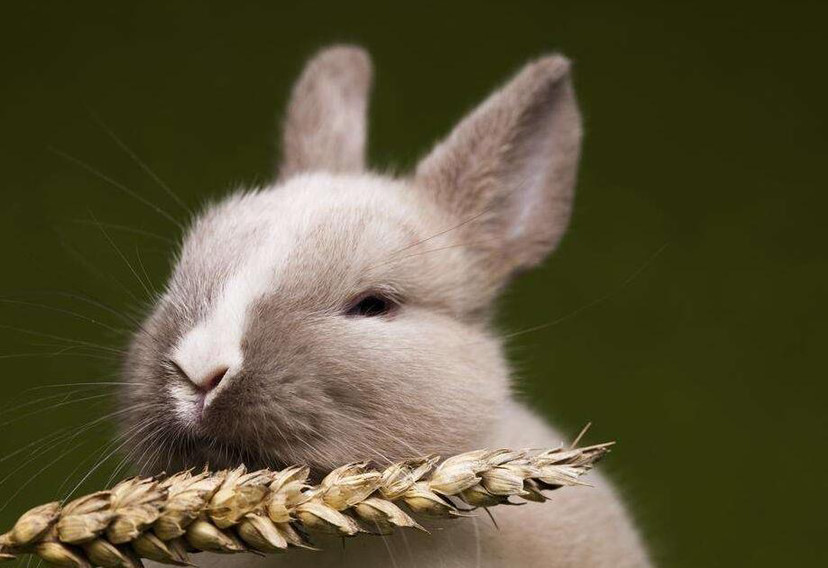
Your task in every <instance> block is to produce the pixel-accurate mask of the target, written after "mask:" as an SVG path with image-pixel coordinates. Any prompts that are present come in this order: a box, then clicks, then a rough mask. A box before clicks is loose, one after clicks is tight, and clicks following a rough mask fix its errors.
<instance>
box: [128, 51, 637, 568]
mask: <svg viewBox="0 0 828 568" xmlns="http://www.w3.org/2000/svg"><path fill="white" fill-rule="evenodd" d="M371 84H372V65H371V62H370V58H369V56H368V54H367V53H366V52H365V51H364V50H363V49H361V48H359V47H354V46H348V45H339V46H333V47H329V48H326V49H323V50H322V51H321V52H319V53H318V54H316V55H315V56H314V57H313V58H311V59H310V61H309V62H308V64H307V66H306V67H305V69H304V71H303V72H302V74H301V76H300V78H299V79H298V81H297V82H296V84H295V86H294V88H293V90H292V93H291V96H290V100H289V104H288V108H287V112H286V115H285V118H284V125H283V130H284V132H283V140H282V145H281V148H282V156H281V167H280V168H279V171H278V174H277V175H276V176H275V181H274V182H273V183H272V185H268V186H267V187H262V188H258V189H250V190H240V191H238V192H236V193H233V194H232V195H230V196H229V197H227V198H226V199H224V200H223V201H220V202H218V203H217V204H213V205H211V206H209V207H207V208H206V209H205V210H204V211H203V212H202V213H201V214H200V215H199V216H197V218H196V219H195V220H194V221H193V222H192V224H191V226H190V228H189V230H188V233H187V235H186V236H185V238H184V240H183V243H182V245H181V247H180V250H179V252H178V255H177V258H176V262H175V267H174V269H173V271H172V274H171V276H170V279H169V282H168V284H167V286H166V288H165V290H164V291H163V293H162V294H161V295H160V296H159V298H158V300H157V304H156V305H155V306H154V307H153V309H152V310H151V313H150V314H149V316H148V317H147V319H146V320H145V321H144V323H143V325H142V326H141V327H140V329H138V330H137V331H136V333H135V335H134V337H133V338H132V341H131V344H130V347H129V349H128V353H127V355H126V357H125V361H124V365H123V375H124V381H125V383H126V386H124V387H123V388H122V390H121V392H120V394H119V400H120V403H119V404H120V405H121V407H122V408H123V409H124V412H123V415H124V416H125V418H124V419H123V420H122V424H121V427H122V433H123V435H124V439H125V440H126V442H125V443H126V444H127V445H128V447H129V448H130V449H131V451H132V452H133V453H132V455H138V456H141V458H140V459H138V460H137V462H138V464H139V466H143V470H144V471H147V472H149V471H151V472H158V471H161V470H163V469H166V470H167V471H170V469H169V468H179V467H203V465H204V464H209V465H210V466H211V467H214V468H219V467H231V466H237V465H238V464H240V463H245V464H247V466H248V467H256V468H258V467H271V468H278V467H283V466H286V465H292V464H307V465H309V466H310V468H311V471H312V473H313V475H314V476H316V477H317V478H318V477H319V476H320V475H322V474H324V472H325V471H327V470H330V469H331V468H333V467H335V466H338V465H342V464H344V463H348V462H353V461H354V460H356V459H371V460H373V461H375V462H376V463H378V464H387V463H389V462H391V461H394V460H397V459H401V458H405V457H412V456H420V455H425V454H430V453H436V454H440V455H443V456H448V455H452V454H456V453H460V452H463V451H468V450H472V449H477V448H500V447H506V448H529V447H544V446H547V447H552V446H554V445H557V444H558V442H559V441H560V440H561V439H562V437H561V435H560V434H559V433H557V432H556V431H555V430H554V429H552V427H550V426H549V425H547V424H546V423H545V421H544V420H542V419H541V418H539V417H538V416H536V415H535V414H534V413H533V412H532V411H530V410H529V409H528V408H527V407H526V406H525V405H524V404H522V403H521V402H519V401H517V400H516V399H515V398H514V397H513V395H512V393H511V388H510V369H509V364H508V363H507V361H506V358H505V356H504V348H503V342H502V340H501V339H500V338H499V337H498V335H497V334H496V333H495V332H494V331H493V329H492V325H491V320H492V314H493V310H494V307H493V306H494V303H495V301H496V300H497V298H498V295H499V294H500V293H501V291H502V290H503V289H504V287H505V286H506V285H507V284H508V282H509V281H510V280H511V279H512V278H513V277H514V276H515V275H517V274H519V273H521V272H523V271H524V270H527V269H530V268H532V267H533V266H536V265H538V264H539V263H540V262H542V261H543V260H544V258H545V257H546V256H547V255H548V254H549V253H550V252H551V251H552V250H553V249H554V248H555V247H556V245H557V243H558V242H559V241H560V239H561V236H562V235H563V234H564V231H565V229H566V227H567V223H568V219H569V216H570V211H571V209H572V201H573V191H574V186H575V181H576V170H577V165H578V159H579V153H580V146H581V132H582V128H581V120H580V115H579V111H578V107H577V104H576V100H575V94H574V91H573V87H572V81H571V78H570V63H569V61H568V60H567V59H566V58H565V57H563V56H561V55H555V54H553V55H548V56H544V57H540V58H539V59H536V60H534V61H532V62H530V63H528V64H527V65H526V66H525V67H524V68H523V69H522V70H521V71H520V72H519V73H518V74H517V75H516V76H515V77H514V78H512V79H511V80H510V81H509V82H507V83H506V84H505V86H503V87H502V88H500V89H499V90H496V91H495V92H494V93H493V94H492V95H491V96H490V97H489V98H488V99H487V100H486V101H485V102H483V103H482V104H481V105H480V106H479V107H477V108H476V109H475V110H474V111H473V112H471V113H470V114H469V115H468V116H467V117H465V118H464V119H463V120H462V121H461V122H460V123H459V125H458V126H457V127H456V128H455V129H454V131H453V132H452V133H451V134H450V135H449V136H448V137H446V138H445V139H444V140H442V141H441V142H439V143H438V144H437V145H436V146H435V147H434V148H433V149H432V150H431V151H430V153H428V154H427V155H426V156H425V157H424V158H423V159H422V160H421V161H420V162H419V163H418V164H417V166H416V168H415V169H414V171H413V172H411V173H410V174H408V175H405V176H400V177H396V178H394V177H390V176H384V175H379V174H376V173H371V172H370V171H368V170H367V169H366V164H365V146H366V115H367V107H368V95H369V91H370V88H371ZM589 479H590V483H591V484H592V485H593V487H591V488H586V487H576V488H566V489H563V490H560V491H556V492H554V493H552V494H550V498H551V502H550V503H549V504H547V505H538V504H531V503H530V504H526V505H524V506H515V507H499V508H497V509H496V510H495V511H494V512H493V514H494V520H495V521H496V523H497V527H495V525H494V524H493V523H491V522H489V519H487V518H486V517H485V516H483V517H479V516H475V517H474V518H471V519H461V520H452V521H446V522H445V523H436V524H435V525H433V526H432V527H431V534H429V535H426V534H418V533H416V532H409V533H402V534H397V535H394V536H393V537H387V538H385V537H383V538H378V537H361V538H357V539H352V540H349V541H348V542H347V544H340V542H339V541H338V540H336V539H334V540H333V541H332V542H331V541H326V540H324V539H323V540H322V548H323V551H321V552H309V551H302V550H293V551H291V552H289V553H288V554H285V555H281V556H276V557H267V558H258V557H255V556H252V555H238V556H234V557H227V556H213V555H209V554H202V555H200V556H198V557H197V562H198V563H199V565H201V566H208V567H209V566H228V565H232V566H239V567H246V566H251V567H252V566H285V565H290V566H298V567H303V566H313V567H315V568H319V567H322V566H346V567H348V566H354V567H356V566H359V567H360V568H366V567H372V566H396V567H413V566H445V567H466V566H528V567H534V566H549V567H560V568H563V567H587V566H589V567H602V568H610V567H612V568H623V567H646V566H650V565H651V564H650V560H649V559H648V554H647V551H646V550H645V547H644V545H643V543H642V541H641V538H640V537H639V535H638V532H637V530H636V528H635V527H634V524H633V522H632V521H631V519H630V517H629V516H628V514H627V513H626V511H625V508H624V506H623V505H622V503H621V502H620V500H619V498H618V497H617V496H616V495H615V493H614V491H613V489H612V488H611V486H610V485H609V484H608V482H607V481H605V480H604V479H603V478H602V477H601V476H600V474H598V475H594V474H591V475H590V478H589Z"/></svg>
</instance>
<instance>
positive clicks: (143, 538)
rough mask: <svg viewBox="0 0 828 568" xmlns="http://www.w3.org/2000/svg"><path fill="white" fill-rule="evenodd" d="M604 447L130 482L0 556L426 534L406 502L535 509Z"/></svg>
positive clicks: (23, 522) (130, 566)
mask: <svg viewBox="0 0 828 568" xmlns="http://www.w3.org/2000/svg"><path fill="white" fill-rule="evenodd" d="M610 446H611V444H599V445H595V446H589V447H584V448H571V449H564V448H557V449H553V450H546V451H541V452H538V451H511V450H504V449H501V450H478V451H474V452H468V453H465V454H461V455H458V456H454V457H451V458H448V459H446V460H445V461H443V462H442V463H440V462H439V458H438V457H437V456H426V457H422V458H417V459H411V460H407V461H403V462H399V463H395V464H393V465H391V466H389V467H387V468H385V469H384V470H382V471H379V470H376V469H371V468H370V467H369V466H368V464H367V463H352V464H348V465H345V466H342V467H340V468H338V469H335V470H334V471H332V472H331V473H329V474H328V475H327V476H326V477H325V478H324V479H323V480H322V481H321V482H320V483H319V484H318V485H310V484H309V483H308V476H309V470H308V468H306V467H290V468H287V469H284V470H281V471H270V470H261V471H254V472H249V473H248V472H247V471H246V469H245V467H244V466H241V467H239V468H237V469H234V470H229V471H228V470H225V471H219V472H214V473H211V472H208V471H204V472H202V473H199V474H193V473H192V472H190V471H185V472H181V473H177V474H175V475H172V476H169V477H165V478H138V477H136V478H132V479H127V480H125V481H122V482H120V483H118V484H117V485H116V486H115V487H113V488H112V489H110V490H108V491H100V492H97V493H93V494H92V495H87V496H85V497H81V498H79V499H75V500H74V501H71V502H70V503H67V504H65V505H63V506H61V504H60V503H57V502H55V503H49V504H46V505H41V506H40V507H36V508H34V509H32V510H30V511H28V512H27V513H25V514H24V515H23V516H21V517H20V519H19V520H18V521H17V523H16V524H15V525H14V527H13V528H12V530H11V531H9V532H8V533H6V534H4V535H2V536H0V559H14V558H16V557H17V556H18V555H21V554H35V555H37V556H39V557H40V558H42V559H43V560H45V561H47V562H48V563H50V564H52V565H55V566H60V567H66V568H90V567H91V566H102V567H104V568H136V567H140V566H141V560H140V559H141V558H147V559H150V560H155V561H157V562H162V563H166V564H173V565H178V566H186V565H190V564H191V562H190V558H189V556H188V553H190V552H199V551H209V552H219V553H236V552H245V551H254V552H259V553H275V552H283V551H285V550H287V549H289V548H291V547H302V548H313V544H312V541H311V539H310V537H311V535H312V534H313V533H325V534H334V535H339V536H343V537H344V536H355V535H358V534H380V535H386V534H390V533H391V532H393V531H394V530H395V529H397V528H415V529H419V530H425V529H423V527H422V526H420V524H419V523H417V521H415V520H414V518H412V516H411V515H410V514H409V513H408V512H406V511H405V510H404V509H403V507H405V508H406V509H407V510H408V511H409V512H411V513H412V514H414V515H420V516H423V517H449V518H451V517H461V516H468V515H469V513H470V511H473V510H474V509H476V508H478V507H491V506H494V505H500V504H507V503H510V502H511V501H510V499H511V498H522V499H524V500H528V501H538V502H542V501H545V500H546V496H545V495H544V493H543V492H544V491H545V490H551V489H557V488H559V487H564V486H571V485H582V484H583V483H582V482H581V481H579V478H580V477H581V476H582V475H583V474H584V473H586V472H587V471H589V470H590V469H591V468H592V466H593V464H594V463H595V462H596V461H597V460H598V459H600V458H601V457H602V456H603V455H604V454H606V453H607V451H609V447H610ZM438 464H439V465H438Z"/></svg>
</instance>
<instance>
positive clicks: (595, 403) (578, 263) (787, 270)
mask: <svg viewBox="0 0 828 568" xmlns="http://www.w3.org/2000/svg"><path fill="white" fill-rule="evenodd" d="M118 4H119V3H113V2H72V3H69V2H43V1H38V2H26V3H24V2H15V3H11V2H6V3H4V4H3V7H2V8H1V9H0V10H2V14H0V22H2V23H0V61H2V66H0V129H1V130H0V175H2V177H0V188H2V206H0V243H2V259H3V262H2V266H3V270H2V275H3V276H2V278H0V324H2V327H0V343H1V344H2V348H0V403H2V404H0V406H2V407H3V408H2V409H0V527H8V526H9V525H10V524H11V523H12V522H13V520H14V519H15V518H16V516H17V515H18V514H19V513H21V512H22V511H23V510H24V509H27V508H29V507H30V506H33V505H36V504H39V503H40V502H42V501H46V500H51V499H53V498H56V497H62V496H64V495H66V494H67V493H69V492H71V491H73V490H74V491H75V492H77V491H84V490H94V489H97V488H99V487H101V486H102V485H103V484H105V483H106V482H107V481H109V480H111V479H112V478H114V477H115V476H119V475H123V474H125V473H126V472H127V471H128V469H127V468H128V466H127V464H126V463H124V462H123V461H122V460H123V456H122V455H121V454H120V453H119V451H118V450H119V442H118V440H117V439H115V435H116V434H115V431H114V428H113V427H112V420H114V419H117V416H113V415H111V413H112V412H113V411H114V406H113V404H112V398H111V394H112V392H113V391H114V386H113V385H111V384H110V385H107V383H112V382H116V381H117V380H118V377H117V357H118V354H119V350H120V349H121V348H122V347H123V345H124V342H125V340H126V336H125V335H123V333H122V332H121V330H123V329H129V328H131V327H132V326H133V325H134V324H133V323H132V321H131V320H130V318H132V317H134V316H135V315H136V314H140V313H142V310H143V309H144V303H145V299H146V297H147V293H148V291H151V290H152V289H153V288H158V287H160V286H162V284H163V282H164V280H165V277H166V274H167V270H168V267H169V264H168V263H169V261H168V259H169V255H170V253H171V251H172V250H174V246H175V242H176V240H177V239H178V238H179V236H180V230H179V227H178V226H177V223H186V220H187V218H188V213H187V211H188V210H192V209H198V208H199V207H200V206H201V204H203V203H204V202H205V201H207V200H210V199H216V198H219V197H220V196H222V195H223V194H225V193H226V192H227V191H228V190H229V189H232V188H234V187H238V186H240V185H245V186H249V185H253V184H257V183H263V182H265V181H267V180H268V179H269V178H270V176H271V172H273V170H274V168H275V156H276V153H277V136H276V126H277V124H278V118H279V114H280V112H281V109H282V107H283V104H284V102H285V99H286V96H287V92H288V89H289V85H290V83H291V82H292V80H293V79H294V78H295V76H296V74H297V73H298V72H299V70H300V68H301V66H302V64H303V61H304V60H305V59H306V57H308V56H309V55H310V54H311V53H312V52H314V51H315V50H316V49H317V48H319V47H321V46H323V45H325V44H328V43H331V42H340V41H347V42H357V43H360V44H362V45H364V46H366V47H368V48H369V49H370V50H371V52H372V53H373V56H374V59H375V65H376V87H375V92H374V98H373V102H372V110H371V132H370V146H371V156H372V161H373V164H374V166H376V167H377V168H381V169H384V170H387V169H390V170H395V171H404V170H405V169H406V168H408V167H410V166H411V165H412V164H413V163H414V162H415V160H416V158H417V156H419V155H421V154H422V153H423V152H424V151H426V150H427V149H428V148H429V146H430V144H431V143H432V142H433V141H434V140H435V139H436V138H438V137H440V136H442V135H443V134H444V133H446V132H447V131H448V130H449V129H450V128H451V126H452V125H453V124H454V123H455V122H456V121H457V120H458V119H459V118H460V116H461V115H462V114H463V113H464V112H465V111H467V110H468V109H470V108H471V107H472V106H473V105H474V104H476V103H477V102H479V101H480V100H481V99H482V98H483V97H484V96H486V95H487V94H488V92H489V91H490V90H491V89H492V88H493V87H495V86H496V85H497V84H499V83H500V82H502V81H503V80H505V79H506V78H507V77H509V75H510V74H511V73H513V72H514V71H516V69H517V68H518V67H519V66H520V65H521V64H523V63H524V62H525V61H526V60H527V59H529V58H531V57H533V56H536V55H538V54H541V53H544V52H548V51H562V52H564V53H566V54H567V55H568V56H570V57H571V58H572V59H573V60H574V63H575V68H574V69H575V71H574V72H575V81H576V87H577V90H578V93H579V98H580V101H581V105H582V109H583V113H584V116H585V121H586V138H585V147H584V154H583V162H582V168H581V178H580V186H579V194H578V199H577V207H576V211H575V216H574V221H573V224H572V228H571V230H570V232H569V234H568V236H567V238H566V239H565V241H564V242H563V244H562V246H561V247H560V249H559V251H558V252H557V253H556V254H555V255H554V257H553V258H552V259H551V260H550V261H549V262H548V263H547V264H546V265H545V266H544V267H543V268H542V269H540V270H538V271H536V272H534V273H532V274H528V275H526V276H525V277H523V278H522V279H521V280H520V281H519V282H518V283H517V284H516V285H515V286H514V287H513V288H512V289H511V290H510V292H509V294H508V295H507V296H506V297H505V298H504V301H503V303H502V310H501V316H500V320H499V325H500V326H501V327H502V329H503V330H504V331H505V332H507V333H515V335H514V336H513V337H512V338H511V340H510V353H511V355H512V357H513V360H514V362H515V365H516V369H517V371H518V375H519V389H520V390H521V391H522V393H523V395H524V396H525V397H526V399H527V400H529V401H530V403H531V404H532V405H533V406H534V407H536V408H537V409H539V410H540V411H541V412H543V413H544V414H546V415H548V416H549V418H550V419H551V420H553V421H554V422H555V423H557V424H558V425H560V426H561V427H562V428H563V429H564V430H565V431H566V432H568V433H570V434H574V433H576V432H577V431H578V430H579V429H580V427H581V426H582V425H583V424H584V423H586V422H587V421H592V422H593V423H594V427H593V431H592V433H591V434H590V439H591V440H592V441H599V440H604V439H608V438H612V439H617V440H618V442H619V445H618V448H617V451H616V452H615V453H614V454H613V455H612V456H611V457H610V458H609V459H608V460H606V462H604V464H602V466H601V467H602V469H604V470H605V471H607V472H609V474H610V475H611V476H612V477H613V478H614V480H615V482H616V483H617V484H618V486H619V487H620V488H621V491H622V492H623V495H624V498H625V500H626V501H627V502H628V503H629V505H630V508H631V510H632V511H633V514H634V515H635V516H636V518H637V520H638V522H639V523H640V525H641V527H642V531H643V533H644V534H645V537H646V539H647V541H648V542H649V543H650V547H651V549H652V551H653V554H654V556H655V558H656V559H657V560H658V561H659V563H660V564H661V565H662V566H675V567H697V566H736V565H738V566H753V567H761V566H790V565H803V566H805V565H825V564H824V562H825V560H826V554H825V552H824V543H823V540H824V532H825V520H824V505H825V498H826V481H825V475H824V467H825V466H826V465H828V464H827V463H826V460H825V457H824V455H823V454H824V451H825V443H826V436H825V434H826V417H825V410H824V405H825V399H826V394H828V388H826V384H825V383H826V381H825V378H826V373H825V362H824V361H825V357H824V353H825V349H826V347H825V346H826V339H828V334H826V321H828V309H826V306H828V302H826V301H825V298H824V296H825V291H826V285H828V257H826V254H825V246H826V239H825V231H824V225H825V221H824V216H825V209H826V206H828V196H827V195H828V192H826V183H825V159H826V150H828V137H826V134H828V131H827V130H826V113H825V112H824V110H825V101H826V100H828V92H826V81H825V76H824V74H825V62H824V56H825V54H826V53H828V40H826V34H825V30H824V25H825V21H826V17H828V13H827V12H828V10H827V8H828V5H827V4H825V3H824V2H784V3H783V2H762V1H757V0H754V1H752V2H722V1H716V2H710V1H706V0H701V1H696V2H687V3H670V4H669V5H666V4H665V3H664V2H561V1H544V2H536V3H532V2H514V1H513V2H508V3H507V2H504V3H496V2H483V1H480V0H478V1H475V2H440V3H437V2H426V1H421V2H415V3H407V4H406V5H405V6H400V5H399V4H397V3H389V2H370V3H361V4H358V5H357V4H355V3H344V2H336V3H334V2H331V3H328V4H323V3H321V2H313V3H295V5H287V3H280V4H277V3H275V2H258V3H255V2H234V3H229V2H228V3H224V4H223V5H219V4H218V3H213V4H211V5H208V4H207V3H195V2H193V3H187V2H135V3H129V4H122V5H120V6H119V5H118ZM164 185H166V186H168V187H170V188H172V189H173V190H174V191H175V193H176V194H177V195H178V196H180V200H181V203H178V202H177V201H176V200H174V199H173V198H172V197H170V195H168V194H167V193H166V192H165V190H164V188H163V186H164ZM130 194H132V195H130ZM124 259H127V260H128V261H129V264H130V265H131V266H132V267H133V268H129V267H128V266H127V264H126V263H125V261H124ZM820 561H822V562H820Z"/></svg>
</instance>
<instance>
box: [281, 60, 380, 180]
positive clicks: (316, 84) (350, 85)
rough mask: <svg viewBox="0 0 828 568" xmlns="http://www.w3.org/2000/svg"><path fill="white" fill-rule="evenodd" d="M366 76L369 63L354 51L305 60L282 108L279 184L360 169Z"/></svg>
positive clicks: (369, 71) (368, 82)
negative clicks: (320, 173) (309, 174)
mask: <svg viewBox="0 0 828 568" xmlns="http://www.w3.org/2000/svg"><path fill="white" fill-rule="evenodd" d="M371 77H372V66H371V58H370V57H369V56H368V53H367V52H366V51H365V50H364V49H362V48H359V47H355V46H350V45H339V46H334V47H329V48H326V49H323V50H322V51H320V52H319V53H317V54H316V55H315V56H314V57H312V58H311V60H310V61H308V63H307V64H306V65H305V70H304V71H303V72H302V75H301V76H300V77H299V79H298V80H297V81H296V84H295V85H294V87H293V92H292V93H291V97H290V102H289V103H288V108H287V113H286V116H285V120H284V132H283V135H282V163H281V167H280V169H279V179H280V180H284V179H287V178H289V177H291V176H293V175H295V174H298V173H303V172H309V171H326V172H330V173H351V172H354V173H356V172H361V171H362V170H363V169H364V167H365V146H366V130H367V128H366V113H367V108H368V94H369V91H370V89H371Z"/></svg>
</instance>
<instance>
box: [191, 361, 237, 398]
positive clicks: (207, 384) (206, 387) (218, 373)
mask: <svg viewBox="0 0 828 568" xmlns="http://www.w3.org/2000/svg"><path fill="white" fill-rule="evenodd" d="M229 370H230V367H220V368H218V369H215V370H213V371H211V372H210V373H209V374H208V375H207V376H206V377H205V378H204V379H203V380H201V381H193V382H194V383H195V384H197V385H198V386H200V387H201V390H203V391H204V392H210V391H211V390H213V389H214V388H216V387H217V386H219V383H220V382H221V381H222V379H224V377H226V376H227V371H229ZM190 380H191V381H192V379H190Z"/></svg>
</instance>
